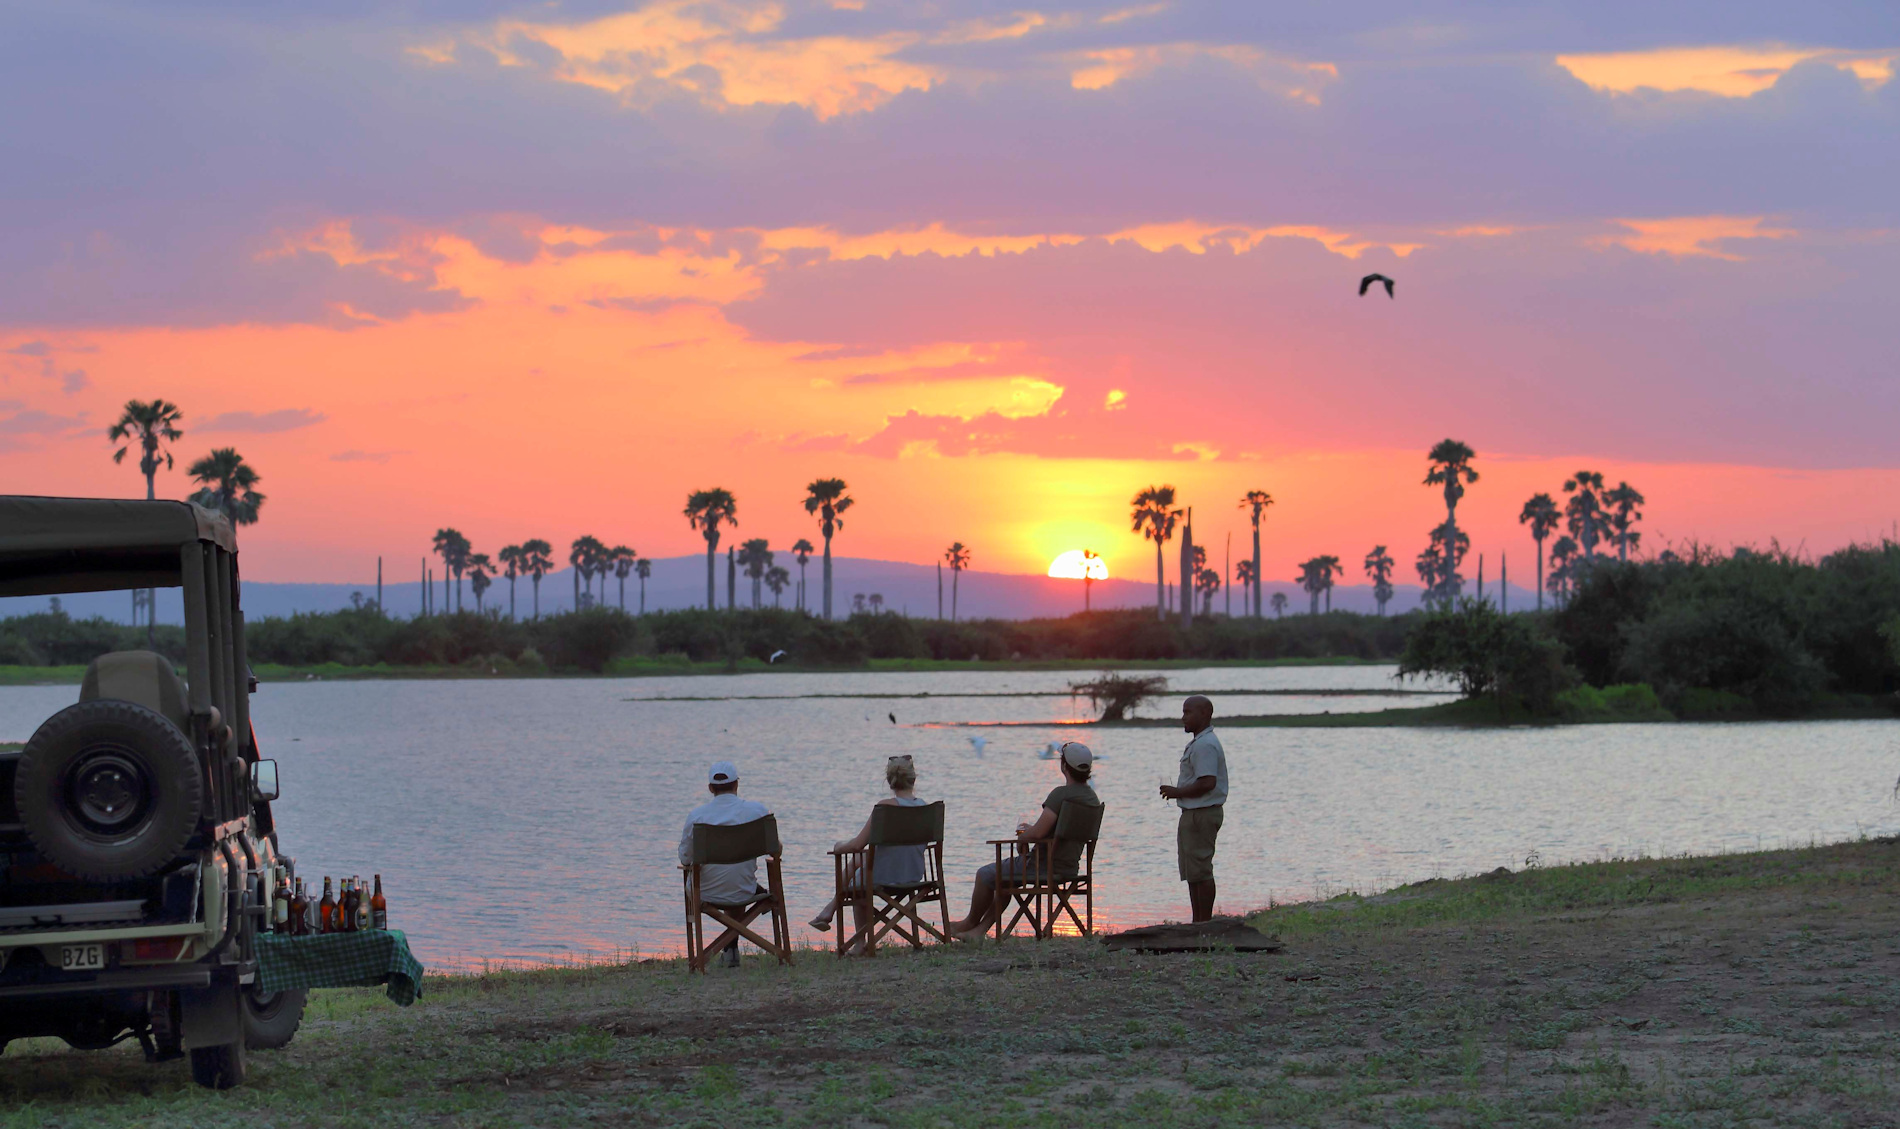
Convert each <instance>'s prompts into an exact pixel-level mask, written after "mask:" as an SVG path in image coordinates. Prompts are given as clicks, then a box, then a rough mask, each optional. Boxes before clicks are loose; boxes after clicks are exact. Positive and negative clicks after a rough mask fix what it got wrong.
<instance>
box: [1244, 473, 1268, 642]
mask: <svg viewBox="0 0 1900 1129" xmlns="http://www.w3.org/2000/svg"><path fill="white" fill-rule="evenodd" d="M1272 504H1273V495H1271V494H1269V493H1267V492H1266V491H1265V490H1249V491H1247V493H1246V494H1244V495H1242V496H1241V499H1240V508H1241V509H1243V510H1251V511H1252V512H1251V513H1250V514H1249V515H1248V516H1249V518H1251V519H1252V521H1253V579H1252V580H1251V581H1249V582H1248V588H1249V590H1250V591H1251V593H1252V596H1253V617H1254V618H1255V619H1259V618H1260V519H1261V518H1262V517H1264V516H1266V512H1267V507H1268V506H1271V505H1272ZM1243 598H1244V597H1243Z"/></svg>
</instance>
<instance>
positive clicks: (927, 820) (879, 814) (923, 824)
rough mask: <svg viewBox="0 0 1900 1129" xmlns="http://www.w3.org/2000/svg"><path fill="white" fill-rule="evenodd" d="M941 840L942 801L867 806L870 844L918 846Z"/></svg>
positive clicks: (880, 845) (877, 845) (878, 845)
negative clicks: (868, 810) (869, 807)
mask: <svg viewBox="0 0 1900 1129" xmlns="http://www.w3.org/2000/svg"><path fill="white" fill-rule="evenodd" d="M941 842H943V801H942V800H938V801H937V802H936V803H933V804H924V805H923V806H921V807H903V806H900V805H898V804H879V805H877V806H876V807H874V808H872V809H871V837H870V839H869V845H871V846H873V847H922V846H926V845H928V844H930V843H941Z"/></svg>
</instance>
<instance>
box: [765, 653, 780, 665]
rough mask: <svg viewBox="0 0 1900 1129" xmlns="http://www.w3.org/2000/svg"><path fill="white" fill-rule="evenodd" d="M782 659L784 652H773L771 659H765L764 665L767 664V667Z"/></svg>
mask: <svg viewBox="0 0 1900 1129" xmlns="http://www.w3.org/2000/svg"><path fill="white" fill-rule="evenodd" d="M784 657H785V652H784V651H773V652H772V657H771V658H769V659H766V660H765V661H766V664H767V665H768V666H769V665H771V664H772V663H775V662H777V661H779V660H780V659H782V658H784Z"/></svg>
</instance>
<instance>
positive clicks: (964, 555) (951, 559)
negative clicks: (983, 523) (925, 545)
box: [937, 541, 970, 623]
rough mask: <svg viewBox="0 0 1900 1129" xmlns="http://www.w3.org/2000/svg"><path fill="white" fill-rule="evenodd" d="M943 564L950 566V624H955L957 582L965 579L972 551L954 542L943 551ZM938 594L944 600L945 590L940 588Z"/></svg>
mask: <svg viewBox="0 0 1900 1129" xmlns="http://www.w3.org/2000/svg"><path fill="white" fill-rule="evenodd" d="M943 563H944V564H947V565H949V566H950V622H951V623H955V622H956V621H957V587H958V583H957V582H958V581H960V580H961V579H963V570H964V569H965V568H967V567H969V564H970V550H969V549H968V548H966V547H965V546H964V544H963V542H961V541H953V542H951V543H950V547H949V548H948V549H945V550H944V551H943ZM937 592H938V593H939V595H938V599H942V598H943V597H942V592H943V589H941V588H939V589H937Z"/></svg>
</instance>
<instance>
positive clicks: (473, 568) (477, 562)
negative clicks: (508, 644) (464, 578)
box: [464, 553, 495, 615]
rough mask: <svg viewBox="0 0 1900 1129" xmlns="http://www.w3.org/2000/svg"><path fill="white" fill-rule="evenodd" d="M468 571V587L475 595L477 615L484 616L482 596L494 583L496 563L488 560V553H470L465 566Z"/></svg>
mask: <svg viewBox="0 0 1900 1129" xmlns="http://www.w3.org/2000/svg"><path fill="white" fill-rule="evenodd" d="M464 567H466V568H467V569H468V586H469V588H470V589H472V590H473V591H474V593H475V614H476V615H481V614H482V596H483V594H484V593H486V592H487V591H488V586H489V585H490V584H492V583H494V581H493V579H492V576H493V574H494V571H495V562H494V561H491V560H489V559H488V554H487V553H470V554H469V555H468V562H467V564H466V565H465V566H464Z"/></svg>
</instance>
